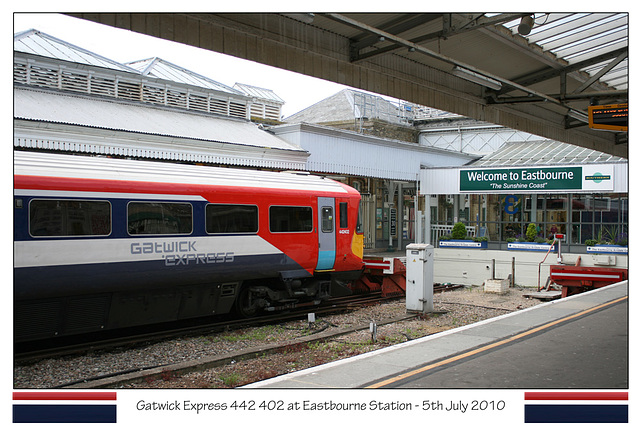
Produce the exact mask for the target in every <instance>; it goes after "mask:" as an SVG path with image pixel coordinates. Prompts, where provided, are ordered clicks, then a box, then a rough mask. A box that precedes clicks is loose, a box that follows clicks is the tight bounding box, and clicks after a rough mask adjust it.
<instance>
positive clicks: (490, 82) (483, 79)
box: [452, 67, 502, 90]
mask: <svg viewBox="0 0 640 427" xmlns="http://www.w3.org/2000/svg"><path fill="white" fill-rule="evenodd" d="M452 74H453V75H454V76H458V77H460V78H463V79H465V80H468V81H470V82H473V83H477V84H479V85H482V86H485V87H488V88H489V89H493V90H500V89H502V83H500V82H499V81H497V80H494V79H491V78H489V77H487V76H483V75H482V74H479V73H476V72H475V71H471V70H468V69H466V68H463V67H454V68H453V71H452Z"/></svg>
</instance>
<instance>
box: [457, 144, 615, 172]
mask: <svg viewBox="0 0 640 427" xmlns="http://www.w3.org/2000/svg"><path fill="white" fill-rule="evenodd" d="M626 162H627V159H624V158H622V157H618V156H613V155H611V154H606V153H601V152H599V151H595V150H591V149H588V148H584V147H578V146H575V145H571V144H566V143H564V142H559V141H550V140H538V141H526V142H525V141H523V142H507V143H506V144H505V145H504V146H502V148H500V149H499V150H497V151H495V152H493V153H491V154H488V155H486V156H484V157H482V158H481V159H479V160H476V161H474V162H472V163H471V164H470V165H469V166H473V167H478V166H481V167H508V166H514V167H518V166H559V165H573V164H592V163H626Z"/></svg>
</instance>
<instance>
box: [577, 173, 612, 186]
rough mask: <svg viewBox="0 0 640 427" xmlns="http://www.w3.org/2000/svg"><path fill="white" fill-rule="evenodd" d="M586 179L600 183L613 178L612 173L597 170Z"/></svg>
mask: <svg viewBox="0 0 640 427" xmlns="http://www.w3.org/2000/svg"><path fill="white" fill-rule="evenodd" d="M584 179H585V180H587V181H593V182H595V183H596V184H600V183H601V182H602V181H609V180H610V179H611V175H603V174H601V173H600V172H596V173H594V174H593V175H588V176H585V177H584Z"/></svg>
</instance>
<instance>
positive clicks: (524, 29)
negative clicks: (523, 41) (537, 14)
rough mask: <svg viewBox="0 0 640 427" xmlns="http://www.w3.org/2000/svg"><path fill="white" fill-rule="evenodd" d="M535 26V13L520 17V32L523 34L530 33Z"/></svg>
mask: <svg viewBox="0 0 640 427" xmlns="http://www.w3.org/2000/svg"><path fill="white" fill-rule="evenodd" d="M531 28H533V15H527V16H523V17H522V18H520V25H518V33H520V34H522V35H523V36H527V35H529V33H530V32H531Z"/></svg>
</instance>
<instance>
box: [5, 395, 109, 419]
mask: <svg viewBox="0 0 640 427" xmlns="http://www.w3.org/2000/svg"><path fill="white" fill-rule="evenodd" d="M13 400H14V402H15V401H23V402H38V403H24V404H18V403H14V405H13V422H14V423H116V418H117V411H116V405H115V404H109V403H107V402H115V401H116V393H115V392H58V391H54V392H44V391H25V392H14V393H13ZM44 402H49V403H44ZM88 402H102V403H88Z"/></svg>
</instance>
